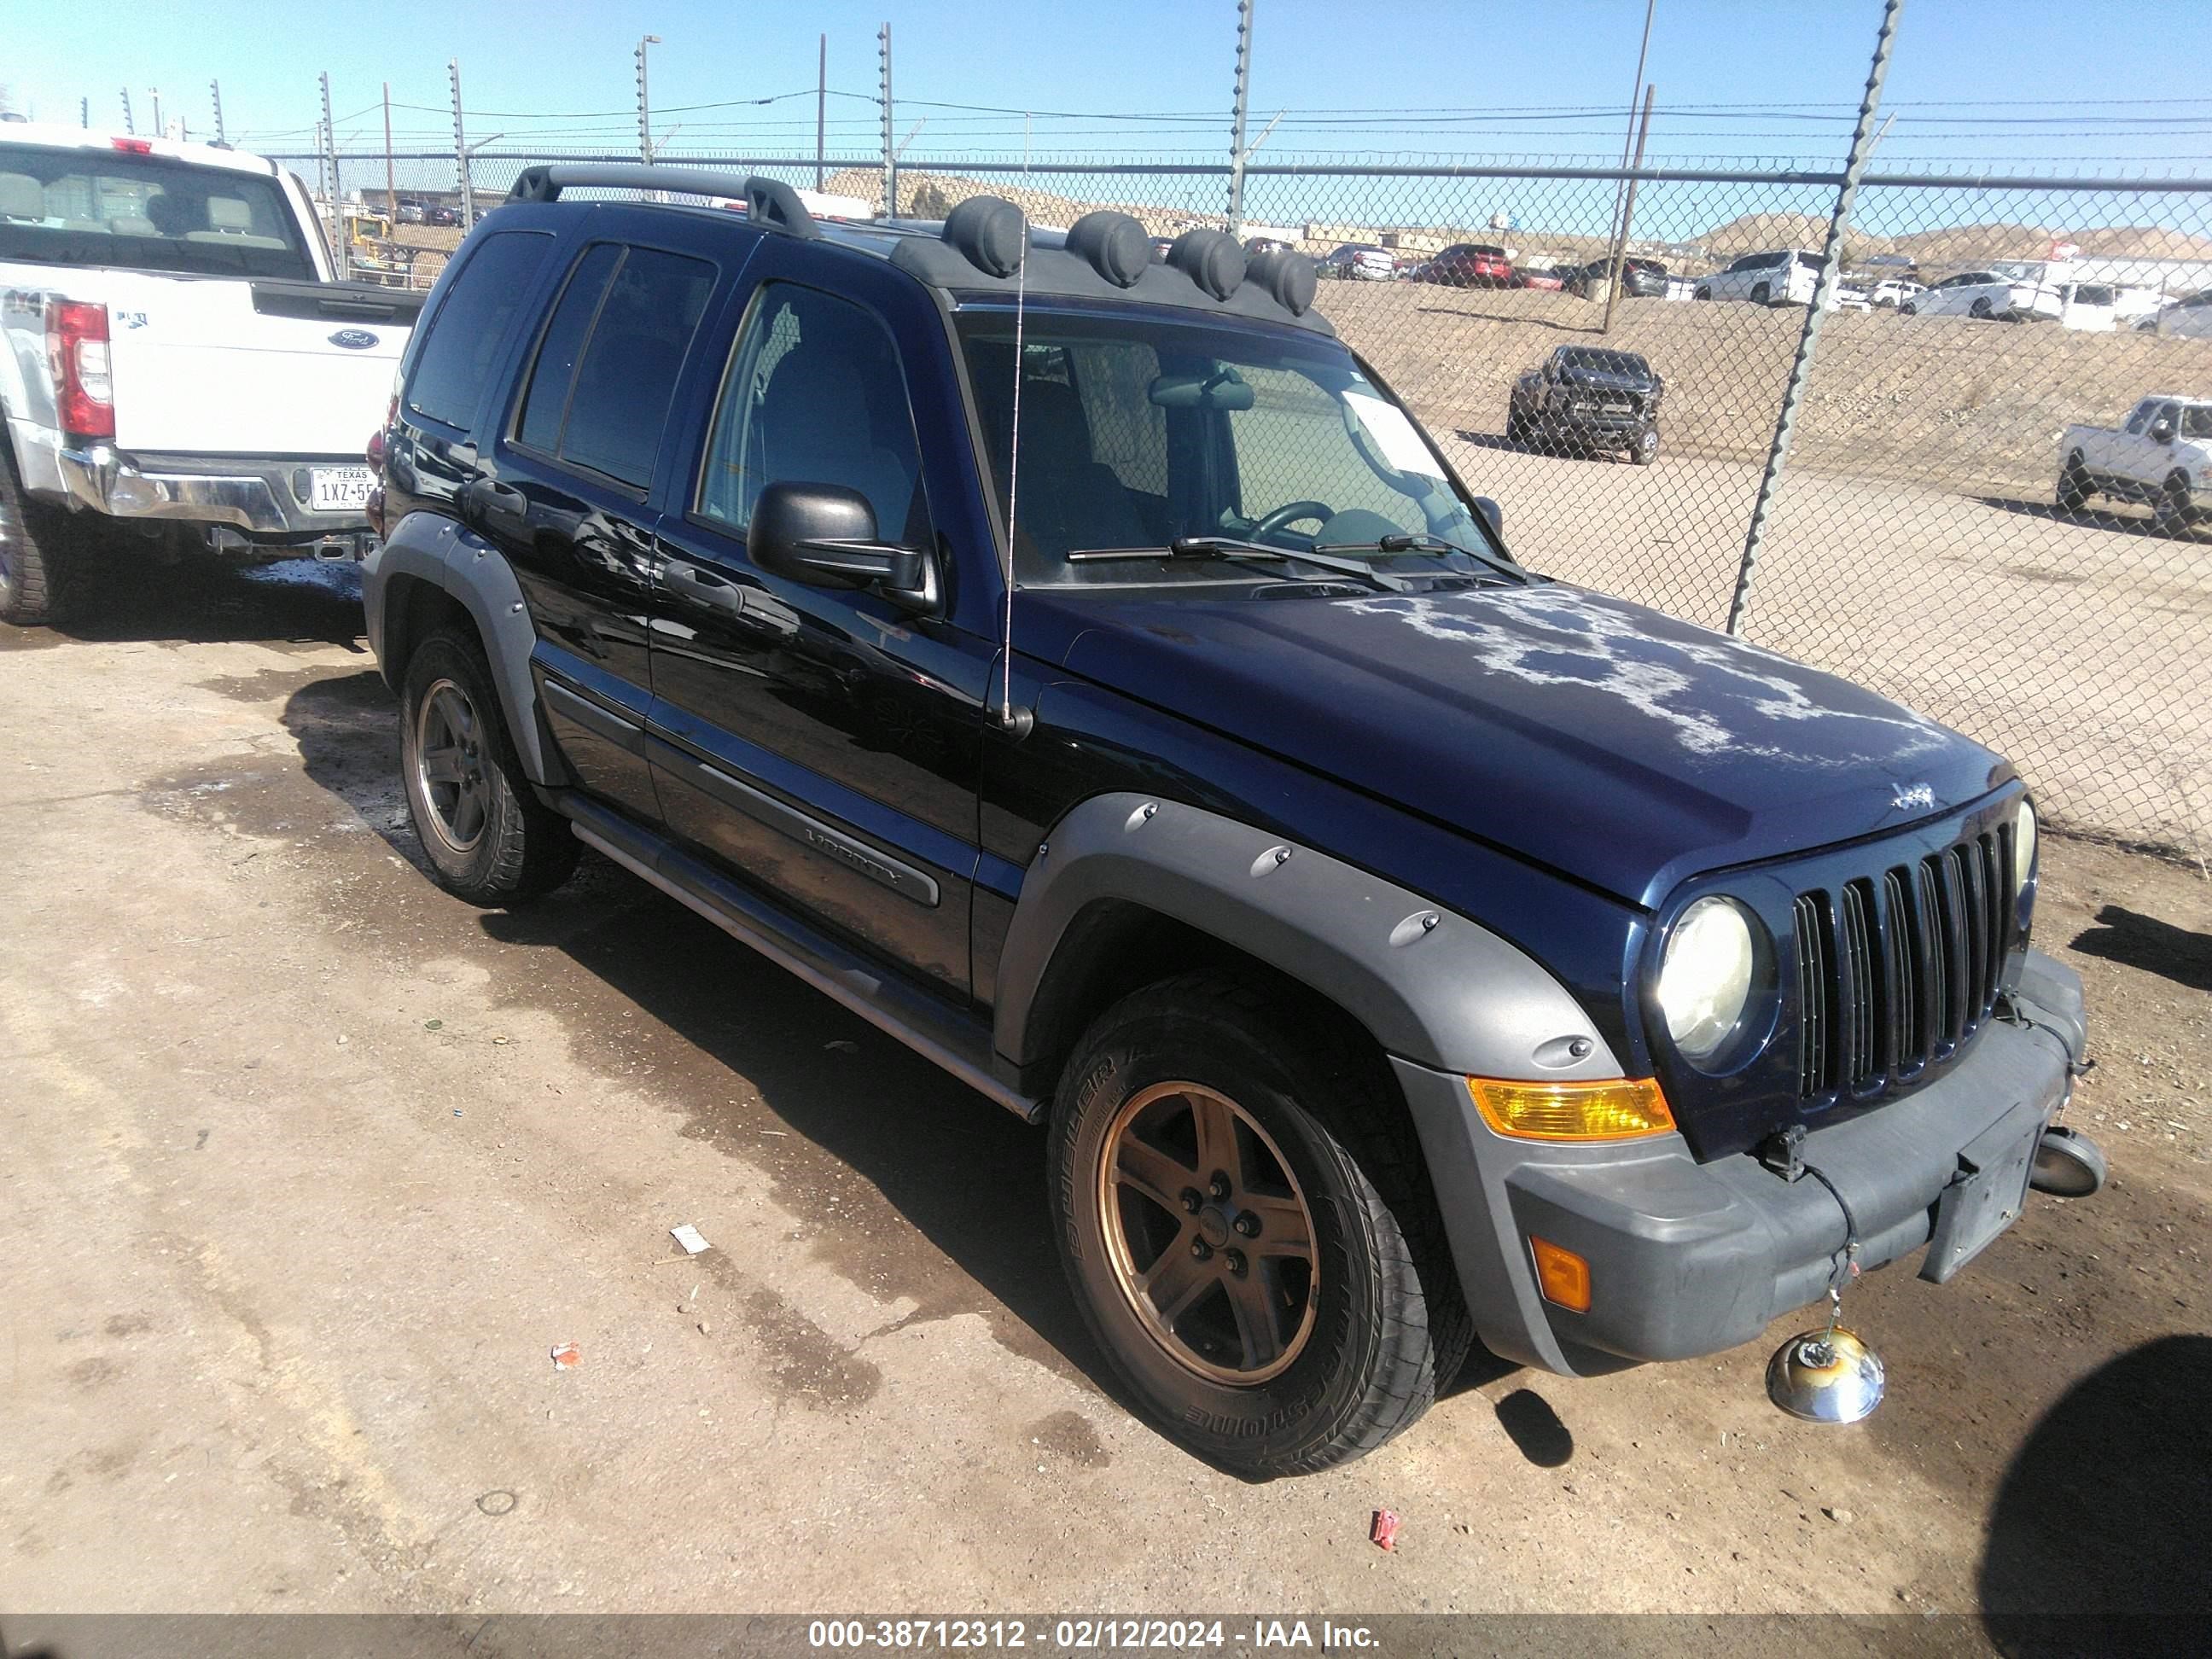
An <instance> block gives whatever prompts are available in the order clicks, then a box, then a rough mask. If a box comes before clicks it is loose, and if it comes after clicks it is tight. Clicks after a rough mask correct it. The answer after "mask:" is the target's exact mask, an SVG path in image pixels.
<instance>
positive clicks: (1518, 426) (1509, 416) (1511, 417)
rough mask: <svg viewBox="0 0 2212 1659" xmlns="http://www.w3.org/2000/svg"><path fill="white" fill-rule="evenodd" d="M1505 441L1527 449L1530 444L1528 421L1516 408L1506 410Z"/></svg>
mask: <svg viewBox="0 0 2212 1659" xmlns="http://www.w3.org/2000/svg"><path fill="white" fill-rule="evenodd" d="M1505 441H1506V442H1507V443H1509V444H1511V445H1512V446H1513V447H1515V448H1516V449H1525V448H1526V447H1528V422H1527V421H1525V420H1523V419H1522V418H1521V413H1520V411H1519V410H1516V409H1508V410H1506V411H1505Z"/></svg>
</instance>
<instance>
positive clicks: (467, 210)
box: [461, 132, 507, 236]
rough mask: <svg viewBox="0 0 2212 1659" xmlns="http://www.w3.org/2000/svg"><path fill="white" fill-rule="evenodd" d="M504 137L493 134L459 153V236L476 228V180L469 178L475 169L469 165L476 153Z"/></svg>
mask: <svg viewBox="0 0 2212 1659" xmlns="http://www.w3.org/2000/svg"><path fill="white" fill-rule="evenodd" d="M504 137H507V135H506V134H505V133H503V132H495V133H493V134H492V135H491V137H489V138H479V139H477V141H476V143H473V144H471V145H469V146H468V147H467V148H466V149H464V150H462V152H461V234H463V235H464V236H465V235H467V234H469V232H470V231H471V230H473V229H475V228H476V222H477V188H476V180H475V179H474V178H473V177H472V176H471V174H472V173H474V171H475V169H473V168H472V167H470V166H469V163H470V162H471V161H474V160H476V155H477V151H478V150H480V149H483V147H484V146H485V145H486V144H495V143H498V142H499V141H500V140H501V139H502V138H504Z"/></svg>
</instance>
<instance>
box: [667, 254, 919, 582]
mask: <svg viewBox="0 0 2212 1659" xmlns="http://www.w3.org/2000/svg"><path fill="white" fill-rule="evenodd" d="M778 482H803V483H831V484H842V485H844V486H845V487H846V488H847V489H857V490H859V491H860V494H861V495H865V496H866V497H867V498H868V505H869V506H870V507H873V508H874V509H875V514H876V533H877V534H878V536H881V537H883V538H885V539H887V540H890V541H898V542H905V543H908V544H912V543H915V542H916V541H919V540H921V539H923V538H926V537H927V533H928V532H927V513H926V512H925V510H924V508H923V505H922V492H921V455H920V453H919V452H918V451H917V449H916V448H915V437H914V416H913V415H912V413H911V412H910V411H909V410H908V406H907V397H906V383H905V381H904V380H903V379H902V377H901V375H900V373H899V362H898V352H897V350H896V348H895V347H894V346H893V345H892V343H891V337H890V334H889V333H888V332H887V331H885V330H884V325H882V324H881V323H880V322H878V320H877V319H875V318H874V317H873V316H872V315H871V314H870V313H867V312H866V311H863V310H861V309H860V307H858V306H855V305H853V304H850V303H848V301H843V300H836V299H832V298H831V297H830V296H829V295H826V294H822V293H817V291H816V290H814V289H808V288H798V287H794V286H792V285H791V284H788V283H770V284H769V285H768V286H767V287H765V288H763V289H762V290H761V293H760V296H759V297H758V298H757V300H755V301H754V302H753V306H752V309H751V312H750V315H749V317H748V319H747V320H746V323H745V327H744V333H743V335H742V336H741V337H739V338H738V343H737V345H736V347H735V348H734V349H733V351H732V356H731V366H730V372H729V376H728V378H727V380H726V381H725V382H724V383H723V387H722V401H721V406H720V408H719V409H718V410H716V411H715V414H714V431H713V433H712V434H711V435H709V437H708V440H707V453H706V457H705V459H704V462H703V464H702V466H701V468H700V477H699V507H698V510H699V512H700V513H702V515H703V516H704V517H706V518H708V519H711V520H714V521H716V522H717V523H720V524H726V525H728V526H731V527H732V528H733V529H738V530H742V529H743V528H744V526H746V525H747V524H748V523H749V522H750V520H751V519H752V511H753V503H754V502H756V501H758V500H759V499H760V493H761V490H762V489H763V488H764V487H765V486H766V485H768V484H770V483H778Z"/></svg>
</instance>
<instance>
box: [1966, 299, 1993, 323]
mask: <svg viewBox="0 0 2212 1659" xmlns="http://www.w3.org/2000/svg"><path fill="white" fill-rule="evenodd" d="M1966 315H1968V316H1969V317H1978V318H1980V319H1982V320H1983V321H1984V322H1987V321H1988V320H1989V319H1990V302H1989V301H1987V300H1977V301H1974V303H1973V304H1972V305H1970V306H1968V307H1966Z"/></svg>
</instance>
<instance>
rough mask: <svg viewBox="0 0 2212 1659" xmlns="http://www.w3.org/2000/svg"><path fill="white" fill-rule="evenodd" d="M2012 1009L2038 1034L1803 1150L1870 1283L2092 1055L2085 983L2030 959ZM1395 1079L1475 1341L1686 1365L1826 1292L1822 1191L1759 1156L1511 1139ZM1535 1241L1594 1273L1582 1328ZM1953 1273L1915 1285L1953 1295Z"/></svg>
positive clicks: (1546, 1354) (1433, 1093)
mask: <svg viewBox="0 0 2212 1659" xmlns="http://www.w3.org/2000/svg"><path fill="white" fill-rule="evenodd" d="M2016 1000H2017V1001H2018V1003H2019V1004H2020V1005H2021V1012H2023V1013H2024V1014H2026V1015H2027V1017H2028V1018H2029V1019H2030V1020H2031V1021H2033V1023H2032V1024H2013V1023H2008V1022H2007V1021H2004V1020H2002V1019H1992V1020H1990V1022H1989V1024H1987V1026H1986V1027H1985V1028H1984V1030H1983V1031H1982V1032H1981V1034H1980V1035H1979V1036H1978V1037H1977V1038H1976V1039H1975V1043H1974V1049H1973V1052H1972V1054H1970V1055H1969V1056H1968V1057H1967V1058H1966V1060H1964V1061H1963V1062H1961V1063H1960V1065H1958V1066H1956V1067H1954V1069H1953V1070H1952V1071H1951V1072H1950V1073H1948V1074H1947V1075H1945V1076H1944V1077H1942V1078H1941V1079H1938V1080H1937V1081H1936V1082H1934V1083H1931V1084H1929V1085H1927V1086H1926V1087H1924V1088H1923V1089H1920V1090H1917V1091H1914V1092H1913V1093H1911V1094H1909V1095H1906V1096H1905V1097H1903V1098H1901V1099H1899V1100H1896V1101H1893V1102H1892V1103H1889V1104H1887V1105H1885V1106H1882V1107H1881V1108H1879V1109H1875V1110H1872V1111H1869V1112H1867V1113H1865V1114H1863V1115H1860V1116H1857V1117H1854V1118H1851V1119H1850V1120H1848V1121H1843V1122H1838V1123H1834V1124H1832V1125H1830V1126H1828V1127H1818V1128H1814V1130H1813V1131H1812V1132H1811V1133H1809V1134H1808V1136H1807V1137H1806V1139H1805V1144H1804V1149H1803V1154H1804V1158H1805V1161H1806V1162H1808V1163H1809V1164H1816V1165H1818V1166H1819V1167H1820V1170H1822V1171H1823V1172H1824V1173H1825V1174H1826V1176H1827V1177H1828V1179H1829V1180H1831V1181H1832V1182H1834V1183H1835V1185H1836V1186H1837V1188H1838V1189H1839V1190H1840V1191H1841V1192H1842V1193H1843V1194H1844V1197H1845V1198H1846V1199H1847V1200H1849V1202H1850V1207H1851V1212H1852V1214H1853V1216H1854V1217H1855V1218H1856V1219H1857V1225H1858V1230H1859V1240H1860V1249H1859V1262H1860V1265H1861V1266H1862V1267H1866V1268H1869V1269H1871V1268H1874V1267H1881V1266H1882V1265H1883V1264H1884V1263H1887V1262H1890V1261H1896V1260H1897V1259H1898V1258H1899V1257H1900V1256H1904V1255H1909V1254H1911V1252H1912V1251H1914V1250H1916V1249H1919V1248H1920V1247H1921V1246H1922V1245H1923V1244H1925V1243H1927V1242H1928V1241H1929V1237H1930V1235H1931V1233H1932V1232H1933V1231H1934V1227H1935V1220H1936V1204H1937V1200H1939V1199H1940V1198H1941V1197H1942V1193H1943V1190H1944V1188H1946V1187H1948V1186H1949V1185H1950V1184H1951V1183H1952V1182H1954V1180H1957V1179H1958V1178H1959V1176H1960V1168H1961V1159H1960V1153H1961V1152H1962V1150H1963V1149H1965V1148H1966V1147H1967V1146H1969V1145H1970V1144H1971V1143H1975V1142H1977V1141H1981V1142H1982V1143H1983V1144H1984V1146H1987V1145H1988V1144H1989V1139H1984V1138H1985V1137H1989V1138H1990V1139H1996V1140H2001V1141H2005V1142H2010V1141H2012V1140H2013V1139H2015V1137H2021V1138H2027V1139H2030V1140H2031V1143H2032V1139H2033V1137H2036V1136H2039V1135H2040V1134H2041V1133H2042V1131H2043V1129H2044V1127H2045V1126H2046V1125H2047V1124H2048V1123H2049V1122H2050V1121H2051V1119H2052V1118H2053V1117H2055V1116H2056V1115H2057V1113H2058V1112H2059V1111H2060V1109H2063V1107H2064V1105H2065V1103H2066V1101H2067V1098H2068V1097H2069V1094H2070V1093H2071V1092H2072V1089H2073V1070H2072V1063H2073V1061H2074V1060H2075V1059H2076V1058H2077V1057H2078V1056H2079V1054H2080V1053H2081V1042H2082V1033H2083V1023H2082V1016H2081V981H2080V979H2079V978H2078V977H2077V976H2076V975H2075V974H2074V973H2073V971H2072V970H2071V969H2067V968H2064V967H2062V966H2061V965H2059V964H2058V963H2056V962H2053V961H2052V960H2051V958H2049V957H2045V956H2043V955H2041V954H2040V953H2039V952H2033V951H2031V952H2030V953H2029V955H2028V958H2027V968H2026V971H2025V972H2024V974H2023V975H2022V979H2021V989H2020V991H2019V993H2018V995H2017V999H2016ZM1391 1063H1392V1065H1393V1066H1395V1068H1396V1070H1397V1073H1398V1077H1399V1081H1400V1084H1401V1086H1402V1087H1403V1088H1404V1089H1405V1091H1406V1098H1407V1104H1408V1105H1409V1106H1410V1107H1411V1108H1412V1110H1413V1119H1414V1122H1415V1124H1416V1126H1417V1127H1418V1128H1419V1133H1420V1136H1421V1141H1422V1145H1423V1148H1424V1150H1425V1152H1426V1153H1427V1156H1428V1162H1429V1167H1430V1170H1431V1175H1432V1176H1433V1178H1434V1181H1435V1184H1436V1189H1437V1200H1438V1201H1439V1203H1440V1204H1441V1206H1442V1207H1443V1216H1444V1224H1445V1229H1446V1231H1447V1232H1448V1233H1449V1237H1450V1240H1451V1246H1452V1255H1453V1258H1454V1260H1455V1262H1456V1264H1457V1266H1458V1268H1459V1274H1460V1280H1461V1285H1462V1289H1463V1290H1464V1291H1465V1292H1466V1295H1467V1299H1468V1307H1469V1309H1470V1310H1471V1311H1472V1312H1473V1314H1474V1322H1475V1328H1476V1330H1477V1331H1478V1332H1479V1333H1480V1334H1481V1337H1482V1340H1483V1342H1484V1344H1485V1345H1486V1346H1488V1347H1489V1348H1490V1349H1491V1350H1492V1352H1495V1353H1497V1354H1498V1355H1499V1356H1500V1357H1502V1358H1507V1359H1511V1360H1516V1361H1518V1362H1520V1363H1521V1364H1528V1365H1535V1366H1540V1367H1541V1368H1542V1369H1544V1370H1554V1371H1564V1372H1566V1373H1568V1374H1570V1375H1594V1374H1596V1373H1599V1372H1602V1371H1607V1370H1618V1369H1619V1368H1620V1366H1621V1365H1622V1364H1627V1363H1632V1362H1635V1361H1638V1360H1656V1359H1686V1358H1691V1357H1692V1356H1694V1355H1698V1354H1705V1353H1716V1352H1719V1351H1721V1350H1722V1349H1724V1348H1732V1347H1735V1346H1738V1345H1739V1344H1741V1343H1744V1342H1748V1341H1750V1340H1753V1339H1754V1338H1755V1337H1757V1336H1758V1335H1759V1334H1760V1333H1761V1332H1762V1331H1764V1330H1765V1328H1766V1327H1767V1325H1768V1324H1769V1323H1771V1322H1772V1321H1773V1320H1775V1319H1776V1318H1778V1317H1779V1316H1781V1315H1783V1314H1785V1313H1788V1312H1790V1310H1793V1309H1796V1308H1801V1307H1803V1306H1804V1305H1805V1304H1808V1303H1810V1302H1814V1301H1817V1300H1819V1299H1820V1297H1823V1296H1825V1295H1826V1291H1827V1286H1828V1284H1829V1280H1830V1278H1831V1276H1832V1273H1834V1271H1835V1267H1836V1263H1837V1261H1838V1256H1839V1255H1840V1253H1841V1251H1842V1249H1843V1246H1844V1231H1845V1230H1844V1217H1843V1212H1842V1210H1841V1209H1840V1208H1839V1207H1838V1205H1837V1202H1836V1200H1835V1199H1834V1198H1833V1197H1832V1196H1831V1194H1829V1192H1828V1190H1827V1189H1826V1188H1825V1187H1823V1186H1822V1185H1821V1184H1820V1182H1818V1181H1816V1180H1813V1179H1811V1178H1809V1177H1808V1178H1806V1179H1802V1180H1799V1181H1797V1182H1787V1181H1784V1179H1783V1178H1782V1177H1781V1176H1778V1175H1775V1174H1773V1173H1772V1172H1771V1171H1770V1170H1767V1169H1766V1168H1765V1166H1763V1165H1762V1164H1759V1162H1758V1160H1757V1159H1755V1158H1752V1157H1750V1156H1749V1155H1747V1154H1746V1155H1736V1156H1732V1157H1727V1158H1717V1159H1715V1160H1713V1161H1712V1162H1711V1163H1709V1164H1700V1163H1699V1162H1698V1161H1697V1160H1696V1159H1695V1158H1692V1157H1691V1156H1690V1152H1689V1148H1688V1146H1686V1143H1685V1142H1684V1141H1683V1140H1682V1139H1681V1138H1680V1136H1679V1135H1668V1136H1666V1137H1663V1138H1660V1139H1653V1140H1649V1141H1641V1142H1636V1143H1632V1144H1630V1145H1627V1146H1618V1145H1617V1146H1567V1145H1556V1144H1553V1145H1547V1144H1544V1143H1540V1142H1532V1141H1523V1140H1510V1139H1505V1138H1504V1137H1503V1136H1500V1135H1498V1134H1496V1133H1492V1131H1491V1130H1490V1129H1489V1127H1487V1126H1486V1125H1485V1124H1484V1123H1483V1121H1482V1120H1481V1118H1480V1115H1479V1114H1478V1113H1477V1112H1476V1111H1475V1110H1474V1104H1473V1102H1472V1100H1471V1099H1470V1098H1469V1096H1468V1088H1467V1080H1466V1079H1464V1078H1462V1077H1459V1076H1456V1075H1454V1074H1451V1073H1443V1072H1437V1071H1433V1070H1431V1069H1430V1068H1428V1067H1426V1066H1418V1065H1415V1064H1413V1063H1412V1062H1410V1061H1407V1060H1397V1059H1395V1058H1394V1059H1393V1060H1392V1062H1391ZM1993 1130H1994V1131H1996V1133H1995V1135H1994V1136H1991V1134H1990V1132H1991V1131H1993ZM2031 1150H2032V1145H2031ZM1532 1234H1534V1236H1536V1237H1541V1238H1543V1239H1546V1240H1548V1241H1549V1242H1551V1243H1554V1244H1558V1245H1561V1246H1563V1247H1565V1249H1570V1250H1572V1251H1574V1252H1575V1253H1576V1254H1577V1255H1580V1256H1582V1257H1583V1259H1584V1260H1585V1261H1588V1262H1589V1277H1590V1284H1591V1287H1592V1294H1591V1303H1590V1308H1589V1312H1587V1313H1575V1312H1572V1311H1570V1310H1567V1309H1565V1308H1561V1307H1558V1306H1555V1305H1554V1304H1551V1303H1548V1302H1546V1301H1545V1300H1544V1299H1543V1297H1542V1296H1541V1293H1540V1292H1539V1291H1538V1289H1537V1285H1536V1276H1535V1271H1534V1261H1533V1258H1532V1255H1531V1252H1530V1247H1529V1243H1528V1239H1529V1237H1530V1235H1532ZM1953 1265H1954V1264H1948V1263H1947V1264H1942V1266H1941V1267H1936V1266H1935V1265H1934V1264H1931V1267H1929V1269H1927V1270H1925V1272H1924V1273H1923V1276H1928V1277H1939V1276H1940V1277H1948V1274H1949V1271H1950V1268H1951V1267H1952V1266H1953Z"/></svg>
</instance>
